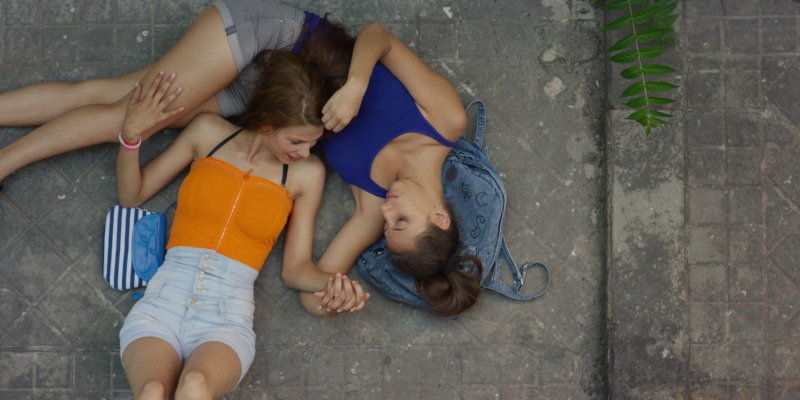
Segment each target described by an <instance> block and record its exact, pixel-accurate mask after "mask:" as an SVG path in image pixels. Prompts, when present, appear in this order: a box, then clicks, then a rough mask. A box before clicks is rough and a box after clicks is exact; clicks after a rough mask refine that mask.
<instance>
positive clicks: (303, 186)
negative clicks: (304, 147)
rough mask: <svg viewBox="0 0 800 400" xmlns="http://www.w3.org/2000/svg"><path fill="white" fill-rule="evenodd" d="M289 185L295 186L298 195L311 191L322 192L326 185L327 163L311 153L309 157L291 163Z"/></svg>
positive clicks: (294, 191)
mask: <svg viewBox="0 0 800 400" xmlns="http://www.w3.org/2000/svg"><path fill="white" fill-rule="evenodd" d="M287 180H288V185H287V186H289V185H291V186H290V187H292V188H294V190H292V192H293V193H296V194H297V195H298V196H299V195H302V194H304V193H309V192H319V193H322V188H323V186H325V164H323V163H322V160H320V158H319V157H317V156H315V155H313V154H312V155H310V156H308V157H307V158H304V159H302V160H298V161H296V162H293V163H291V164H289V174H288V177H287Z"/></svg>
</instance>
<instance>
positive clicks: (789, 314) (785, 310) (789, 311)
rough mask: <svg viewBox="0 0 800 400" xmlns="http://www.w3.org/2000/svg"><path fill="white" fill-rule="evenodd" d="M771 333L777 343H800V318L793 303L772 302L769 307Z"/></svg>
mask: <svg viewBox="0 0 800 400" xmlns="http://www.w3.org/2000/svg"><path fill="white" fill-rule="evenodd" d="M769 324H770V325H769V326H770V329H769V331H770V335H771V338H772V340H774V341H775V342H776V344H783V343H786V344H792V345H794V346H796V345H797V344H798V343H800V332H799V330H800V318H798V315H797V310H796V307H795V306H794V305H793V304H771V305H770V309H769Z"/></svg>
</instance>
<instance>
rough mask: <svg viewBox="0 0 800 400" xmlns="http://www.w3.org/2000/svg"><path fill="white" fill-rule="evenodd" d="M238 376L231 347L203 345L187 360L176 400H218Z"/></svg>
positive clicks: (239, 364) (239, 366)
mask: <svg viewBox="0 0 800 400" xmlns="http://www.w3.org/2000/svg"><path fill="white" fill-rule="evenodd" d="M126 352H127V351H126ZM241 374H242V362H241V361H240V360H239V356H238V355H237V354H236V352H235V351H233V349H232V348H230V346H228V345H226V344H224V343H221V342H206V343H203V344H201V345H199V346H197V347H196V348H195V349H194V350H192V352H191V353H189V357H187V358H186V365H185V366H184V367H183V373H181V377H180V380H179V381H178V389H177V391H176V392H175V399H176V400H184V399H218V398H220V397H222V396H224V395H225V394H227V393H228V392H230V391H231V390H233V388H234V387H236V384H237V383H238V382H239V377H240V376H241Z"/></svg>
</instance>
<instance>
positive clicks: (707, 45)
mask: <svg viewBox="0 0 800 400" xmlns="http://www.w3.org/2000/svg"><path fill="white" fill-rule="evenodd" d="M721 26H722V20H719V19H712V18H707V17H698V18H687V19H686V32H687V35H688V37H689V45H688V47H689V51H691V52H693V53H713V52H717V51H719V50H720V47H721V44H720V43H721V40H722V33H721V32H722V31H721Z"/></svg>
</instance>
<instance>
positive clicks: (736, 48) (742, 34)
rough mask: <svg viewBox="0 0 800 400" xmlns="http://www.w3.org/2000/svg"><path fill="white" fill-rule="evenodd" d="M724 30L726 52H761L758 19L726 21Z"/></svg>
mask: <svg viewBox="0 0 800 400" xmlns="http://www.w3.org/2000/svg"><path fill="white" fill-rule="evenodd" d="M737 3H738V2H737ZM724 30H725V47H724V48H725V50H727V51H729V52H731V53H758V52H759V43H758V19H731V20H725V23H724Z"/></svg>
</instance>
